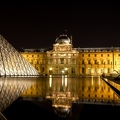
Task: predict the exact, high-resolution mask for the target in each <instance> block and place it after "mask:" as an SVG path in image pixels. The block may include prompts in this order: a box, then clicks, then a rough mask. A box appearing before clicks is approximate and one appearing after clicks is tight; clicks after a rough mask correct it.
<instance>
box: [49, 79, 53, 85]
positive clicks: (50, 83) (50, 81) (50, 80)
mask: <svg viewBox="0 0 120 120" xmlns="http://www.w3.org/2000/svg"><path fill="white" fill-rule="evenodd" d="M49 85H50V87H52V77H50V78H49Z"/></svg>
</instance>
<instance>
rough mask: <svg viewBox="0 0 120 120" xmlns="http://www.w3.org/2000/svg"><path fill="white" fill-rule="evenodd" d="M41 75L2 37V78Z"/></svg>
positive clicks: (0, 58)
mask: <svg viewBox="0 0 120 120" xmlns="http://www.w3.org/2000/svg"><path fill="white" fill-rule="evenodd" d="M30 75H35V76H36V75H39V73H38V71H37V70H36V69H35V68H34V67H33V66H32V65H31V64H30V63H29V62H28V61H27V60H26V59H25V58H24V57H23V56H22V55H21V54H20V53H19V52H18V51H17V50H16V49H15V48H14V47H13V46H12V45H11V44H10V43H9V42H8V41H7V40H6V39H5V38H4V37H3V36H2V35H0V76H30Z"/></svg>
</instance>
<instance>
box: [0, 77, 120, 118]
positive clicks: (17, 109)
mask: <svg viewBox="0 0 120 120" xmlns="http://www.w3.org/2000/svg"><path fill="white" fill-rule="evenodd" d="M0 82H1V84H0V85H1V94H0V97H1V99H2V100H1V105H0V106H2V104H4V107H3V106H2V107H1V108H4V109H1V112H2V113H3V115H4V116H5V117H6V118H7V119H8V120H85V119H91V120H92V119H111V118H114V119H117V118H118V117H119V113H120V99H119V97H118V96H117V95H116V93H115V92H114V91H113V90H112V89H111V88H110V87H109V86H108V85H107V84H106V83H105V82H104V81H103V80H102V79H100V78H99V77H86V78H69V77H66V76H61V77H52V76H51V77H43V78H34V77H33V78H1V81H0ZM116 86H117V88H118V89H119V85H116ZM3 88H4V89H3ZM7 89H8V90H7ZM11 96H12V97H11ZM14 96H16V97H14ZM3 99H4V100H3ZM3 101H4V102H3ZM8 103H9V104H8ZM5 105H6V106H5Z"/></svg>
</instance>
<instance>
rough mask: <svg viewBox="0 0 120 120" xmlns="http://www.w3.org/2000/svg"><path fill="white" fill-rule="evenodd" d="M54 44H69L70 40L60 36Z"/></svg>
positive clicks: (65, 36)
mask: <svg viewBox="0 0 120 120" xmlns="http://www.w3.org/2000/svg"><path fill="white" fill-rule="evenodd" d="M55 42H56V43H60V44H63V43H64V44H69V43H70V38H69V37H68V36H67V35H64V34H63V35H60V36H59V37H58V38H57V39H56V40H55Z"/></svg>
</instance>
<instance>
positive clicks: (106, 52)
mask: <svg viewBox="0 0 120 120" xmlns="http://www.w3.org/2000/svg"><path fill="white" fill-rule="evenodd" d="M20 53H21V55H22V56H23V57H24V58H25V59H26V60H27V61H28V62H30V63H31V64H32V65H33V66H34V67H35V68H36V69H37V70H38V72H39V73H40V74H46V75H60V74H65V75H66V74H67V75H73V76H74V75H77V76H99V75H101V74H102V73H106V74H110V73H111V72H113V70H117V71H118V72H119V71H120V47H104V48H73V44H72V36H70V37H68V35H66V34H63V35H60V36H59V37H57V38H56V40H55V43H54V44H53V47H52V48H51V49H23V51H20Z"/></svg>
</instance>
